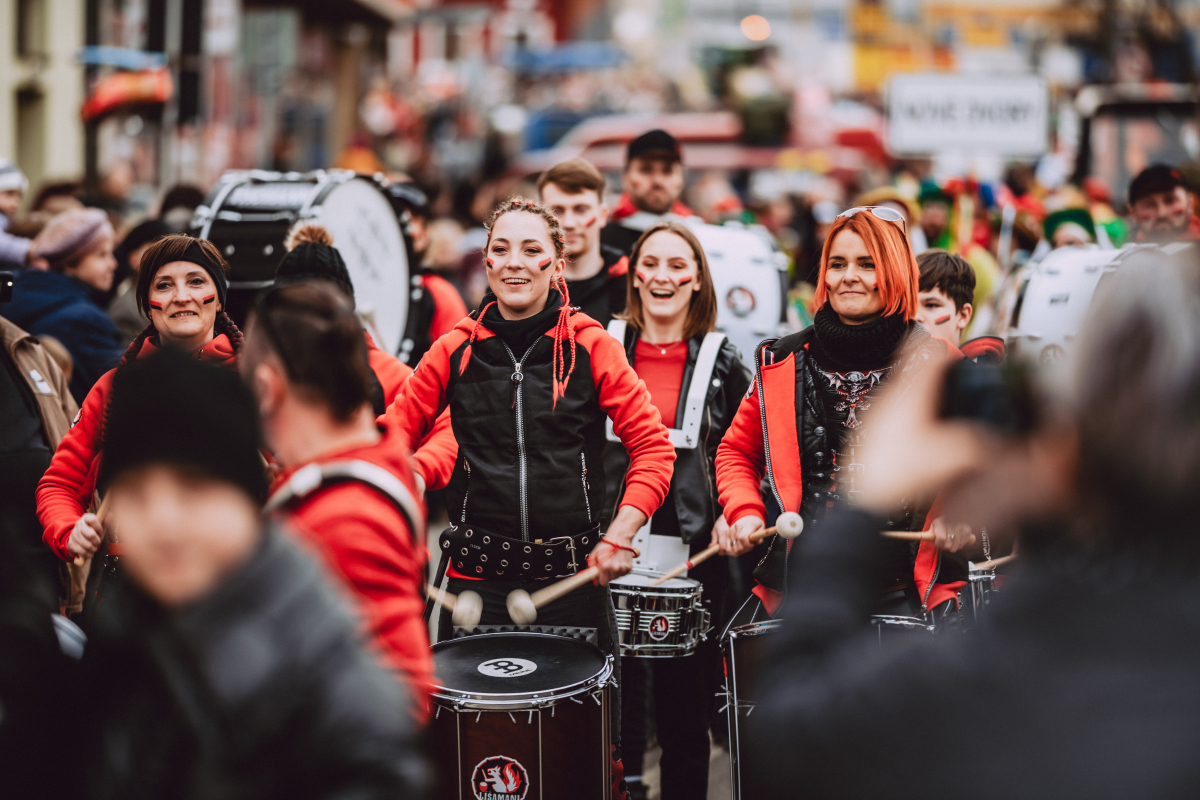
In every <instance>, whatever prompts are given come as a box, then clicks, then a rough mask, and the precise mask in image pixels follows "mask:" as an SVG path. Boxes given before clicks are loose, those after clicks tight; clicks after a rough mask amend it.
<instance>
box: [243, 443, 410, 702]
mask: <svg viewBox="0 0 1200 800" xmlns="http://www.w3.org/2000/svg"><path fill="white" fill-rule="evenodd" d="M381 433H382V438H380V440H379V441H378V442H376V443H375V444H372V445H368V446H365V447H355V448H351V449H349V450H342V451H338V452H331V453H323V454H322V455H320V456H319V457H317V458H315V459H313V460H312V461H310V462H307V463H305V464H297V465H295V466H293V467H289V468H288V469H287V470H285V471H283V472H281V473H280V474H279V476H278V477H277V478H276V480H275V483H274V485H273V486H272V487H271V493H270V499H269V500H268V501H267V505H268V507H271V506H273V505H275V504H277V503H279V504H280V509H281V512H282V513H284V514H286V515H287V519H288V522H289V523H290V527H292V528H293V529H294V530H295V531H296V532H297V533H298V534H299V535H300V536H302V537H303V538H304V540H306V541H307V542H309V543H310V544H311V545H313V546H314V547H315V549H316V550H317V551H318V552H319V553H320V554H321V556H322V557H323V560H324V563H325V564H326V565H327V566H328V567H329V568H330V571H331V572H333V573H334V574H335V575H338V576H339V577H341V578H342V580H343V581H345V584H346V585H347V586H348V587H349V588H350V589H351V591H352V592H353V593H354V595H355V596H356V598H357V599H358V606H359V610H360V612H361V614H362V617H363V619H364V621H365V623H366V629H367V631H368V632H369V633H370V635H371V636H372V637H373V638H374V640H375V643H376V644H377V645H378V647H379V650H380V652H381V653H382V654H383V656H384V659H385V661H386V662H387V664H388V666H390V667H391V668H392V669H394V670H396V671H397V672H399V673H400V674H402V675H403V676H404V677H405V678H406V679H407V680H408V682H409V684H410V686H411V689H412V696H413V697H414V698H415V699H416V700H417V702H418V709H417V717H418V719H419V720H421V721H424V720H425V719H427V718H428V715H429V697H428V692H429V682H430V678H431V677H432V675H433V659H432V656H431V654H430V650H429V634H428V629H427V628H426V626H425V620H424V610H425V600H424V584H425V565H426V563H427V561H428V553H427V552H426V547H425V542H424V540H423V538H424V537H423V534H424V524H423V522H424V514H425V509H424V505H423V504H422V503H421V502H420V500H418V499H417V498H418V497H419V496H420V493H419V492H417V491H416V486H415V484H414V480H413V471H412V465H411V461H410V455H409V452H408V444H407V440H406V437H405V436H404V434H403V432H401V431H400V430H398V429H397V428H395V427H394V425H388V424H386V423H385V424H384V425H382V426H381ZM364 462H365V463H366V464H368V465H372V466H375V467H379V468H381V469H382V470H384V471H385V472H386V475H384V476H383V477H382V479H380V478H378V477H375V476H372V475H371V472H372V471H370V470H368V472H367V473H366V476H365V479H364V478H363V477H353V475H354V471H353V470H354V468H355V467H359V465H360V464H361V463H364ZM347 465H350V469H345V470H342V471H339V470H338V469H337V468H338V467H346V466H347ZM313 467H316V468H318V470H317V472H315V473H313V474H320V469H321V468H324V469H325V470H326V474H325V475H323V476H322V477H323V480H322V481H321V482H320V483H319V485H317V486H316V488H313V489H311V490H310V491H303V490H302V489H293V486H296V485H298V484H305V483H306V482H305V481H304V480H303V478H305V477H307V476H306V475H302V476H301V478H300V479H297V483H296V484H290V483H289V482H290V481H292V479H293V478H294V477H295V476H296V474H297V473H298V472H300V471H301V470H303V469H306V468H307V469H309V470H310V471H311V470H312V469H313ZM388 475H390V476H392V477H393V478H394V479H395V480H396V481H398V482H399V483H400V484H401V486H400V487H395V486H394V484H392V483H391V482H390V481H389V480H388V477H387V476H388ZM372 478H374V479H373V480H372ZM376 481H378V482H380V483H382V484H384V486H383V488H382V489H381V487H380V486H379V485H378V484H377V483H376ZM389 484H391V485H390V486H389ZM308 486H311V483H308ZM304 488H307V487H304ZM388 488H391V491H392V492H395V493H396V494H398V495H399V498H400V499H399V500H397V499H394V495H393V494H391V493H389V491H388Z"/></svg>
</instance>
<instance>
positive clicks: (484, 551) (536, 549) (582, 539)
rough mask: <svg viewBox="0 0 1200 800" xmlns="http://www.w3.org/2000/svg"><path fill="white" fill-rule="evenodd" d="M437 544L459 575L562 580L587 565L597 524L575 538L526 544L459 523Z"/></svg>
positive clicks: (498, 578) (597, 531)
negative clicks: (439, 544)
mask: <svg viewBox="0 0 1200 800" xmlns="http://www.w3.org/2000/svg"><path fill="white" fill-rule="evenodd" d="M439 541H440V543H441V547H442V552H443V553H444V554H445V557H446V558H447V559H449V560H450V563H451V564H453V565H454V569H455V570H456V571H457V572H458V573H459V574H460V575H466V576H467V577H471V578H485V579H494V580H509V581H513V580H533V579H537V578H565V577H568V576H570V575H574V574H575V573H576V572H579V571H580V570H581V569H583V568H584V567H586V566H587V556H588V553H590V552H591V551H592V548H593V547H595V546H596V543H597V542H598V541H600V525H599V524H597V525H596V526H595V527H594V528H591V529H589V530H587V531H585V532H583V533H580V534H577V535H575V536H556V537H554V538H553V539H545V540H543V541H534V542H526V541H523V540H521V539H510V538H509V537H507V536H501V535H500V534H498V533H492V532H491V531H485V530H483V529H482V528H477V527H474V526H472V525H469V524H467V523H460V524H459V525H451V526H450V527H449V528H447V529H446V530H445V531H443V532H442V536H441V539H440V540H439Z"/></svg>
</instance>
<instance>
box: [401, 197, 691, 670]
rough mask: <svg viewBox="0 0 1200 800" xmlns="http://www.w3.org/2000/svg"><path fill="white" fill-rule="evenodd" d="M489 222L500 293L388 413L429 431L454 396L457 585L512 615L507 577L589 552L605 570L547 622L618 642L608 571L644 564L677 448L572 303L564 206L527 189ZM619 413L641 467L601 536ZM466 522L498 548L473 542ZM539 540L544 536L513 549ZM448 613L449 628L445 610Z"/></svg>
mask: <svg viewBox="0 0 1200 800" xmlns="http://www.w3.org/2000/svg"><path fill="white" fill-rule="evenodd" d="M488 230H489V233H488V241H487V247H486V249H485V250H484V257H485V263H486V264H487V277H488V286H489V288H490V290H491V291H490V292H488V294H487V295H485V296H484V298H483V302H482V303H481V305H480V307H479V309H477V310H476V312H474V313H473V314H471V315H470V316H469V317H467V318H466V319H464V320H462V321H461V322H460V323H459V324H458V325H457V326H456V327H455V328H454V330H453V331H451V332H450V333H447V334H446V335H444V336H442V337H441V338H440V339H438V340H437V342H435V343H434V344H433V346H432V347H431V348H430V350H429V352H427V353H426V354H425V357H424V358H423V359H422V360H421V363H420V364H419V365H417V369H416V372H414V373H413V375H412V377H411V378H410V379H409V381H408V383H407V385H406V386H405V387H404V389H403V390H402V391H401V394H400V396H399V397H398V398H397V399H396V402H395V403H393V404H392V406H391V407H390V408H389V409H388V416H389V417H393V418H395V419H397V420H398V421H399V422H400V425H401V427H402V428H403V429H404V430H405V431H406V432H407V433H408V436H409V438H410V439H412V440H414V441H419V440H420V439H422V438H423V437H424V436H425V434H426V433H428V431H429V430H430V428H431V427H432V425H433V423H434V420H436V419H437V417H438V415H439V414H440V413H442V409H444V408H447V407H448V408H449V409H450V422H451V426H452V427H453V429H454V435H455V438H456V439H457V440H458V446H459V454H458V460H457V462H456V463H455V465H454V469H453V475H452V477H451V478H450V483H449V486H448V487H447V497H446V501H447V507H448V508H449V509H450V510H451V521H452V525H451V527H450V528H449V529H448V530H447V531H446V532H445V533H443V534H442V537H441V543H440V544H441V547H440V549H441V550H442V553H443V560H442V566H441V570H445V569H446V568H449V570H450V573H449V575H450V591H452V592H454V593H456V594H457V593H459V592H461V591H464V590H466V589H473V590H475V591H478V592H479V593H480V594H481V595H482V596H483V601H484V605H483V618H482V623H483V624H484V625H497V624H510V620H509V617H508V613H507V611H506V609H505V598H506V597H507V596H508V593H509V592H510V591H512V590H513V589H517V588H520V589H525V590H527V591H531V590H534V589H537V588H540V587H542V586H545V585H546V583H547V582H549V581H551V580H553V579H556V578H564V577H567V576H568V575H572V574H574V573H575V572H577V571H579V570H580V569H583V567H584V564H583V557H584V556H586V557H587V559H588V561H589V562H591V563H595V564H597V566H599V568H600V576H599V579H598V583H597V585H586V586H584V587H582V588H580V589H578V590H576V591H575V592H572V593H571V594H569V595H567V596H565V597H563V598H561V599H559V600H556V601H555V602H553V603H551V604H549V605H547V606H546V607H545V608H543V609H541V610H540V611H539V612H538V620H539V623H542V624H547V625H566V626H576V627H585V628H596V629H597V638H598V641H599V644H600V647H601V648H602V649H605V650H608V651H609V652H612V653H614V655H615V654H616V642H615V640H616V637H615V631H614V628H615V625H614V621H613V611H612V605H611V603H610V602H609V597H608V588H607V584H608V582H609V581H611V580H612V579H613V578H616V577H619V576H621V575H624V574H625V573H627V572H629V570H630V569H631V568H632V566H633V559H632V556H631V553H630V550H631V547H630V544H631V542H632V541H633V536H634V534H635V533H636V532H637V530H638V528H640V527H641V526H642V525H643V524H645V522H646V520H647V519H649V518H650V517H651V516H653V514H654V512H655V510H656V509H657V508H658V507H659V505H660V504H661V503H662V501H663V498H664V497H665V496H666V494H667V489H668V487H669V486H670V480H671V466H672V464H673V462H674V461H675V450H674V448H673V447H671V443H670V440H669V439H668V437H667V431H666V428H665V427H663V424H662V422H661V420H660V419H659V414H658V411H657V410H656V409H655V408H654V406H653V405H652V404H651V402H650V395H649V393H648V392H647V391H646V387H645V385H644V384H643V383H642V382H641V381H640V380H639V379H638V376H637V374H636V373H634V371H633V369H632V368H630V366H629V363H628V361H626V359H625V354H624V351H623V350H622V347H621V345H620V343H619V342H617V341H616V340H615V339H613V338H612V337H611V336H609V335H608V334H607V333H606V332H605V330H604V328H602V327H601V326H600V324H599V323H598V322H596V321H595V320H593V319H591V318H590V317H588V316H587V315H585V314H582V313H579V312H578V310H577V309H574V308H572V307H571V305H570V298H569V297H568V296H567V288H566V281H565V280H564V278H563V269H564V266H565V260H564V257H563V236H562V227H561V226H560V225H559V222H558V219H557V218H556V217H555V216H554V215H553V214H551V213H550V212H549V211H547V210H546V209H545V208H544V207H543V206H541V205H538V204H537V203H534V202H531V201H528V200H524V199H521V198H516V199H514V200H510V201H507V202H505V203H503V204H501V205H500V206H499V207H497V209H496V210H495V212H494V213H493V214H492V218H491V220H490V221H489V223H488ZM609 418H611V419H612V421H613V429H614V431H615V432H616V434H617V436H619V437H620V438H621V441H622V442H623V443H624V445H625V449H626V450H627V451H628V452H629V456H630V465H629V471H628V473H627V474H626V481H625V482H626V489H625V494H624V497H623V498H622V500H621V504H620V507H619V509H618V511H617V513H616V515H615V517H614V519H613V521H612V524H611V525H609V527H608V529H607V533H606V534H605V536H604V537H603V538H601V537H600V533H601V531H600V515H601V507H602V505H603V503H604V492H605V479H604V467H603V463H602V453H603V450H604V443H605V432H604V428H605V421H606V419H609ZM469 531H477V532H480V533H482V534H484V536H482V537H479V538H475V539H472V541H473V542H478V541H480V540H481V539H482V540H483V541H485V542H490V544H489V545H488V546H487V547H494V548H495V551H494V552H491V551H489V550H487V547H485V549H483V550H478V551H477V550H475V549H467V548H465V545H464V543H465V541H466V538H465V537H466V536H469V535H470V534H469ZM551 540H556V541H551ZM531 542H538V543H542V544H541V546H539V547H536V548H532V553H530V554H523V555H522V557H521V558H511V557H512V554H513V553H515V552H522V553H524V551H525V550H527V549H529V548H528V547H527V544H528V543H531ZM510 548H511V549H510ZM451 552H452V553H454V554H455V555H454V556H453V558H452V559H451V558H448V554H449V553H451ZM463 552H468V553H470V555H465V556H464V555H461V553H463ZM576 556H579V558H576ZM510 558H511V563H510V561H509V559H510ZM447 562H449V563H447ZM440 578H441V575H440V574H439V581H440ZM442 622H443V624H442V625H441V626H440V635H441V636H442V637H446V635H447V631H448V630H449V624H450V620H449V618H448V616H447V617H444V618H443V620H442Z"/></svg>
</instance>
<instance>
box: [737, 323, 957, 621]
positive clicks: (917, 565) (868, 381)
mask: <svg viewBox="0 0 1200 800" xmlns="http://www.w3.org/2000/svg"><path fill="white" fill-rule="evenodd" d="M954 357H960V354H959V352H958V350H957V349H956V348H954V347H953V346H952V345H949V344H948V343H947V342H946V341H945V340H943V339H935V338H933V337H931V336H930V335H929V333H928V332H927V331H926V330H925V329H924V328H923V327H922V326H921V325H919V324H918V323H916V322H910V323H905V322H904V321H903V319H902V318H901V317H900V316H899V315H894V316H892V317H884V318H881V319H878V320H874V321H872V322H869V323H866V324H864V325H845V324H843V323H842V322H841V321H840V320H838V318H837V315H836V314H835V313H834V312H833V310H832V309H831V308H830V307H829V306H828V305H826V306H825V308H823V309H821V310H820V311H818V312H817V315H816V318H815V319H814V322H813V326H812V327H810V328H807V329H805V330H803V331H800V332H799V333H794V334H791V335H789V336H785V337H783V338H781V339H771V340H767V341H766V342H764V343H763V344H761V345H760V346H759V348H758V350H757V352H756V353H755V359H754V361H755V371H756V374H755V376H754V383H753V385H752V387H751V391H750V392H749V394H747V396H746V399H745V400H744V401H743V402H742V405H741V407H740V408H739V409H738V413H737V416H736V417H735V418H734V421H733V424H732V425H731V426H730V428H729V432H728V433H727V434H726V435H725V439H724V440H723V441H722V442H721V446H720V447H719V448H718V450H717V459H716V469H717V486H718V487H719V488H720V491H721V503H722V504H723V506H724V508H725V518H726V520H727V521H728V522H729V523H730V524H731V525H732V524H733V523H735V522H737V521H738V520H739V519H741V518H742V517H745V516H748V515H751V514H753V515H755V516H758V517H761V518H762V519H764V520H766V519H768V517H767V511H766V507H765V505H764V503H763V497H762V494H761V493H760V489H759V487H760V485H761V481H762V479H763V478H764V477H765V478H766V479H767V481H768V483H769V485H770V494H771V499H772V500H773V501H774V503H775V505H776V506H777V508H778V510H782V511H795V512H798V513H799V514H800V515H801V516H802V517H803V518H804V524H805V526H806V527H812V526H814V525H819V524H820V523H821V520H823V519H824V518H825V516H826V515H827V514H828V513H829V512H830V510H831V509H833V508H834V507H836V506H838V505H840V504H841V503H842V502H843V501H845V500H850V499H852V498H853V496H854V494H855V492H856V491H857V489H856V487H855V481H856V475H857V471H858V470H859V469H860V468H861V466H860V465H859V464H857V463H856V460H855V454H856V451H857V448H858V446H859V443H860V438H861V433H862V431H861V430H860V425H862V422H863V420H862V418H861V415H862V414H863V412H864V411H866V410H867V409H868V408H869V407H870V405H871V401H872V400H873V399H874V397H875V395H876V394H877V392H878V391H879V389H880V387H881V386H882V385H884V384H885V383H888V382H890V381H893V380H905V379H906V377H907V375H908V370H911V369H912V368H913V365H914V364H916V363H918V362H921V361H926V360H929V359H944V358H954ZM927 511H928V509H927V508H922V507H917V506H915V505H914V504H912V503H907V504H905V507H904V509H903V511H902V512H901V513H897V514H896V515H894V516H893V517H892V518H891V519H889V520H887V523H886V525H885V527H886V528H888V529H892V530H922V529H924V527H925V522H926V512H927ZM888 544H889V547H890V550H889V557H890V561H889V572H888V579H887V585H886V586H882V587H880V589H881V595H885V596H886V595H892V596H897V595H898V594H899V593H903V594H902V600H903V601H904V604H906V605H908V606H909V613H916V612H918V611H920V612H925V611H927V610H929V609H932V608H935V607H937V606H939V605H941V604H942V603H945V602H946V601H948V600H952V599H954V598H955V597H956V596H957V594H958V590H959V589H960V588H962V586H963V585H965V581H966V578H967V569H966V562H965V560H964V559H962V558H961V557H960V556H958V555H955V554H949V553H942V552H941V551H939V550H938V549H937V548H935V547H934V546H933V543H932V542H921V543H920V547H919V548H914V547H913V546H912V544H911V543H909V542H899V541H889V543H888ZM791 552H792V548H791V546H790V543H789V542H787V541H786V540H781V539H778V538H777V537H772V539H771V540H770V544H769V546H768V549H767V553H766V556H765V557H764V558H763V559H762V561H761V562H760V563H759V565H758V566H757V567H756V568H755V570H754V577H755V579H756V580H757V581H758V583H759V585H758V586H757V587H756V588H755V594H756V595H758V597H759V599H761V600H762V601H763V604H764V605H765V606H766V607H767V610H768V611H769V612H771V613H774V612H775V610H776V608H778V606H779V603H780V602H781V601H782V598H783V592H784V590H785V587H786V585H787V574H788V566H789V564H788V562H789V558H790V555H791Z"/></svg>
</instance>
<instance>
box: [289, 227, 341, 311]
mask: <svg viewBox="0 0 1200 800" xmlns="http://www.w3.org/2000/svg"><path fill="white" fill-rule="evenodd" d="M287 247H288V251H289V252H288V253H287V254H286V255H285V256H284V257H283V260H282V261H280V262H279V266H278V267H276V268H275V282H276V283H278V284H285V283H295V282H296V281H302V280H313V279H318V280H326V281H332V282H333V283H334V284H336V285H337V287H338V288H339V289H341V290H342V291H343V292H345V293H346V295H347V296H349V298H350V299H351V300H352V301H353V300H354V284H353V283H351V281H350V271H349V270H348V269H346V262H345V261H344V260H343V259H342V254H341V253H339V252H338V250H337V248H336V247H334V246H333V234H331V233H330V232H329V231H328V229H326V228H325V227H324V226H322V225H317V224H316V223H311V222H309V223H304V224H301V225H300V226H298V227H297V228H295V229H294V230H293V231H292V232H291V234H289V235H288V240H287Z"/></svg>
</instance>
